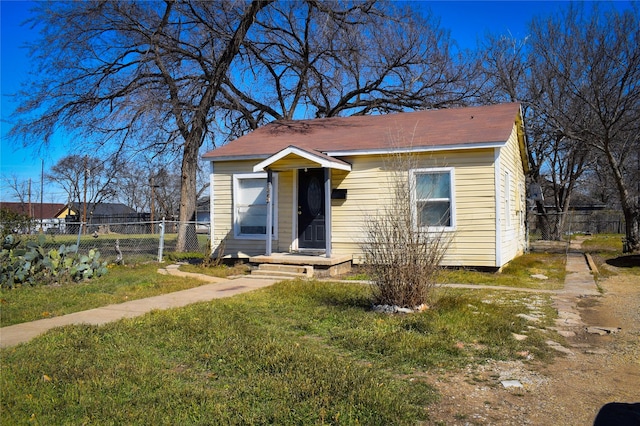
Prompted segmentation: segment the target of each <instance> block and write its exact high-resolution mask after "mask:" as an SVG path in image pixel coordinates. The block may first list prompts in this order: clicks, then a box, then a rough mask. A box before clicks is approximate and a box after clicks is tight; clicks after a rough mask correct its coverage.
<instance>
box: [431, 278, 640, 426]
mask: <svg viewBox="0 0 640 426" xmlns="http://www.w3.org/2000/svg"><path fill="white" fill-rule="evenodd" d="M599 284H600V286H601V287H602V288H603V289H604V294H603V295H602V296H589V297H583V298H581V299H580V300H579V301H578V310H579V313H580V316H581V319H582V322H583V323H584V325H582V326H576V327H573V328H572V330H573V331H574V332H575V336H570V337H567V338H566V345H565V347H566V348H568V349H570V351H571V352H572V354H569V355H564V354H560V356H558V357H557V358H556V359H555V360H554V361H553V362H552V363H550V364H544V363H541V362H535V361H530V362H526V361H525V362H524V363H523V362H521V361H510V362H491V363H488V364H485V365H481V366H474V367H469V368H467V369H466V370H465V371H462V372H458V373H456V374H452V373H443V374H441V375H439V376H438V377H437V378H436V379H434V380H433V384H434V385H435V386H436V387H437V388H438V391H439V392H440V393H441V395H442V399H441V400H440V402H438V403H436V404H434V405H432V406H431V407H430V410H429V411H430V412H429V417H430V421H429V422H428V423H427V424H432V425H545V426H547V425H576V426H577V425H581V426H582V425H593V421H594V419H595V417H596V415H597V413H598V411H599V409H600V408H601V407H602V406H603V405H604V404H606V403H608V402H613V401H617V402H634V403H637V402H640V278H639V277H638V276H631V275H617V276H613V277H611V278H608V279H606V280H603V281H601V282H600V283H599ZM586 326H603V327H620V331H619V332H617V333H615V334H606V335H598V334H591V333H588V332H587V331H586ZM513 378H517V379H518V380H519V382H520V383H521V384H522V385H523V387H522V388H505V387H504V386H503V385H502V384H501V381H503V380H506V379H513Z"/></svg>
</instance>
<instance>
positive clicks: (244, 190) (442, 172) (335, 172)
mask: <svg viewBox="0 0 640 426" xmlns="http://www.w3.org/2000/svg"><path fill="white" fill-rule="evenodd" d="M398 153H402V154H407V155H409V156H410V158H411V163H412V164H413V167H412V168H411V170H408V171H407V172H406V179H412V182H413V183H414V184H415V185H417V186H418V187H422V188H424V187H429V188H430V190H431V191H432V192H431V193H432V194H433V196H429V195H420V194H415V193H414V194H411V196H412V200H414V201H413V203H414V209H415V211H416V215H415V218H414V221H415V226H416V229H417V228H420V229H422V230H427V229H434V228H437V229H439V230H443V231H444V232H445V233H447V235H449V236H450V237H451V244H450V246H449V248H448V250H447V253H446V255H445V257H444V264H445V265H447V266H469V267H486V268H498V269H499V268H501V267H503V266H504V265H505V264H506V263H507V262H509V261H510V260H511V259H513V258H514V257H516V256H518V255H520V254H522V253H523V251H524V250H525V245H526V237H525V211H526V191H525V173H526V172H527V171H528V162H527V161H528V160H527V159H528V155H527V147H526V141H525V136H524V130H523V124H522V114H521V109H520V105H519V104H516V103H511V104H501V105H492V106H481V107H469V108H456V109H443V110H429V111H420V112H408V113H399V114H388V115H377V116H354V117H336V118H325V119H315V120H296V121H276V122H273V123H270V124H267V125H265V126H264V127H261V128H259V129H257V130H255V131H254V132H252V133H250V134H247V135H245V136H242V137H240V138H238V139H236V140H234V141H232V142H230V143H229V144H227V145H224V146H222V147H220V148H217V149H214V150H213V151H210V152H208V153H206V154H204V156H203V158H204V159H205V160H207V161H210V162H211V165H212V173H211V176H210V179H211V190H210V191H211V211H212V214H211V222H212V231H211V241H212V248H213V249H214V252H215V251H216V250H222V249H224V253H218V255H220V254H223V255H224V256H226V257H234V258H243V257H251V256H253V258H252V259H251V260H252V261H254V262H276V260H274V258H280V259H287V257H286V255H283V253H285V254H288V253H300V254H310V255H312V256H307V257H308V258H309V261H308V262H306V263H308V264H313V261H312V260H313V259H311V258H312V257H314V256H315V257H316V258H325V259H327V261H329V259H331V264H334V263H336V264H337V263H342V262H349V263H350V262H351V261H353V262H354V263H361V262H362V253H361V250H360V246H359V244H360V241H361V240H362V235H363V233H362V231H363V227H364V223H365V221H366V218H367V217H368V216H369V217H370V215H375V214H376V212H378V211H379V206H381V205H384V204H385V203H387V202H390V201H391V200H390V191H389V180H390V176H391V173H392V172H391V171H389V170H387V165H388V164H389V158H390V157H391V156H393V155H394V154H398ZM267 172H269V173H267ZM269 176H271V184H272V188H273V191H272V197H271V198H270V199H268V197H267V191H266V187H267V181H268V177H269ZM436 182H437V184H436ZM436 185H438V186H437V189H436ZM414 191H415V190H414ZM436 193H437V194H436ZM269 201H270V202H271V205H272V206H273V209H272V210H271V212H270V213H271V214H270V215H269V214H268V213H269V210H268V208H267V206H268V204H269ZM269 221H271V223H272V226H271V229H272V231H273V232H272V239H271V241H268V240H267V239H266V232H267V229H268V228H269V226H268V225H267V223H269ZM258 255H262V256H258ZM256 256H257V257H256ZM291 258H292V259H293V257H291ZM296 258H297V259H298V260H299V259H300V257H299V256H298V257H296ZM282 263H286V262H282ZM291 263H293V262H291ZM303 263H304V262H303Z"/></svg>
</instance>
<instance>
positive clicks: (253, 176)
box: [232, 173, 278, 240]
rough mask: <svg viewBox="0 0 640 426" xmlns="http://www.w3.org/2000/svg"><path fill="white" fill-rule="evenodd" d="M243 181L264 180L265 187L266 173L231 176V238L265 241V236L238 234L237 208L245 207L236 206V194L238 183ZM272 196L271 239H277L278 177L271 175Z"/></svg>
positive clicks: (238, 188) (238, 219) (237, 192)
mask: <svg viewBox="0 0 640 426" xmlns="http://www.w3.org/2000/svg"><path fill="white" fill-rule="evenodd" d="M243 179H264V184H265V186H266V185H267V173H237V174H234V175H233V196H232V197H233V236H234V238H237V239H247V240H266V239H267V235H266V234H242V233H241V232H240V218H239V215H238V208H239V207H246V206H243V205H239V204H238V198H239V197H238V194H239V193H240V181H241V180H243ZM271 187H272V194H271V208H272V209H273V212H272V218H273V234H272V235H271V238H272V239H273V240H275V239H277V235H278V208H277V206H278V175H277V174H276V173H273V174H272V185H271ZM265 225H266V224H265Z"/></svg>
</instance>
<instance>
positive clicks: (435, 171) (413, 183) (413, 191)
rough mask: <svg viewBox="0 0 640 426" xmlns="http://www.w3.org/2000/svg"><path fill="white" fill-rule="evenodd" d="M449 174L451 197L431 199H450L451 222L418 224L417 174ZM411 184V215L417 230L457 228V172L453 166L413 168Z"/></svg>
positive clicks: (434, 199)
mask: <svg viewBox="0 0 640 426" xmlns="http://www.w3.org/2000/svg"><path fill="white" fill-rule="evenodd" d="M443 173H448V174H449V185H450V188H449V194H450V198H443V199H439V198H429V199H428V200H431V201H449V206H450V207H449V215H450V221H451V223H450V224H449V226H422V227H420V226H419V225H418V223H419V220H418V208H417V204H418V201H420V200H419V199H418V195H417V193H416V189H417V180H416V176H417V175H421V174H443ZM409 179H410V180H409V184H410V193H411V194H410V195H411V197H410V198H411V217H412V220H413V227H414V229H416V230H421V231H427V232H451V231H455V229H456V202H455V198H456V197H455V187H456V186H455V173H454V168H453V167H433V168H424V169H411V170H410V171H409Z"/></svg>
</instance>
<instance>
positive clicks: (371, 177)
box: [212, 126, 526, 267]
mask: <svg viewBox="0 0 640 426" xmlns="http://www.w3.org/2000/svg"><path fill="white" fill-rule="evenodd" d="M517 136H518V135H517V128H516V127H515V126H514V130H513V133H512V135H511V137H510V138H509V140H508V142H507V144H506V145H505V146H504V147H503V148H500V150H499V151H500V157H499V173H498V174H499V175H500V182H499V184H500V190H499V194H500V196H501V198H502V197H503V196H504V194H503V192H504V173H505V172H506V171H508V172H509V174H510V176H511V188H510V194H509V197H510V198H511V206H512V208H511V212H509V214H511V224H512V226H511V228H510V229H506V220H505V219H506V216H505V215H506V214H507V212H506V211H504V205H505V203H504V202H503V200H501V205H502V207H501V208H502V210H501V211H500V219H501V220H500V224H501V228H500V242H501V247H499V249H500V253H501V260H502V263H503V264H504V263H506V262H507V261H508V260H510V259H512V258H513V257H514V256H516V255H517V254H519V253H521V252H522V251H523V248H524V228H523V226H521V224H522V223H523V221H522V217H523V215H524V212H525V207H526V206H525V204H524V171H523V163H522V160H521V157H520V152H519V145H518V137H517ZM342 159H343V160H345V161H347V162H349V163H350V164H352V170H351V171H350V172H346V171H342V170H332V171H331V184H332V188H339V189H346V190H347V198H346V200H332V202H331V206H332V210H331V215H332V224H331V226H332V228H331V232H332V251H333V253H334V254H336V255H341V254H347V255H352V256H353V258H354V261H355V262H359V261H361V259H362V254H361V250H360V247H359V243H360V242H361V239H362V235H363V228H364V225H365V222H366V220H367V217H370V216H372V215H375V214H376V213H377V212H381V211H383V210H384V207H385V205H386V204H387V203H390V202H392V199H393V197H392V195H391V194H390V192H391V191H390V188H391V181H392V180H393V178H394V176H397V175H398V174H397V173H396V172H394V171H393V170H392V169H393V167H390V166H389V164H388V161H387V159H386V158H385V157H384V156H379V155H378V156H374V155H368V156H352V157H346V158H342ZM494 160H495V150H494V149H493V148H486V149H475V150H459V151H448V152H446V153H432V154H419V155H413V156H411V160H410V162H411V168H433V167H452V168H454V182H455V186H454V192H453V194H454V202H455V224H456V228H455V230H454V231H453V232H452V233H450V236H451V238H452V239H451V244H450V246H449V250H448V251H447V254H446V256H445V259H444V264H445V265H448V266H487V267H495V266H502V265H496V263H497V262H498V259H497V258H496V249H497V247H496V239H497V236H496V220H497V218H496V213H495V206H496V189H495V183H496V170H495V167H494V166H495V164H494ZM258 162H259V161H258V160H256V161H233V162H217V163H215V167H214V172H213V193H214V202H213V204H214V207H213V221H214V226H213V231H212V232H213V234H214V236H213V246H214V248H217V247H218V245H219V244H220V242H221V241H222V240H223V239H224V240H225V255H228V256H233V257H246V256H250V255H257V254H263V253H264V251H265V241H264V239H262V240H248V239H235V238H233V223H232V221H233V212H232V210H233V199H232V197H233V194H232V192H233V174H234V173H250V172H251V171H252V169H253V166H254V165H255V164H256V163H258ZM286 162H288V159H284V160H281V161H280V162H278V166H279V168H280V166H285V163H286ZM286 165H288V166H292V165H293V163H292V164H286ZM404 176H408V174H407V173H406V172H404ZM296 179H297V171H296V170H290V171H283V172H280V173H278V186H277V188H276V189H277V196H278V239H277V240H275V241H274V242H273V251H280V252H287V251H290V250H291V249H292V244H293V243H294V240H295V238H296V234H297V232H295V230H294V226H295V219H294V214H295V212H296V211H297V210H294V207H295V206H294V201H295V197H296V195H295V194H294V188H295V187H296V185H295V182H296ZM405 179H408V177H406V178H405Z"/></svg>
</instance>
